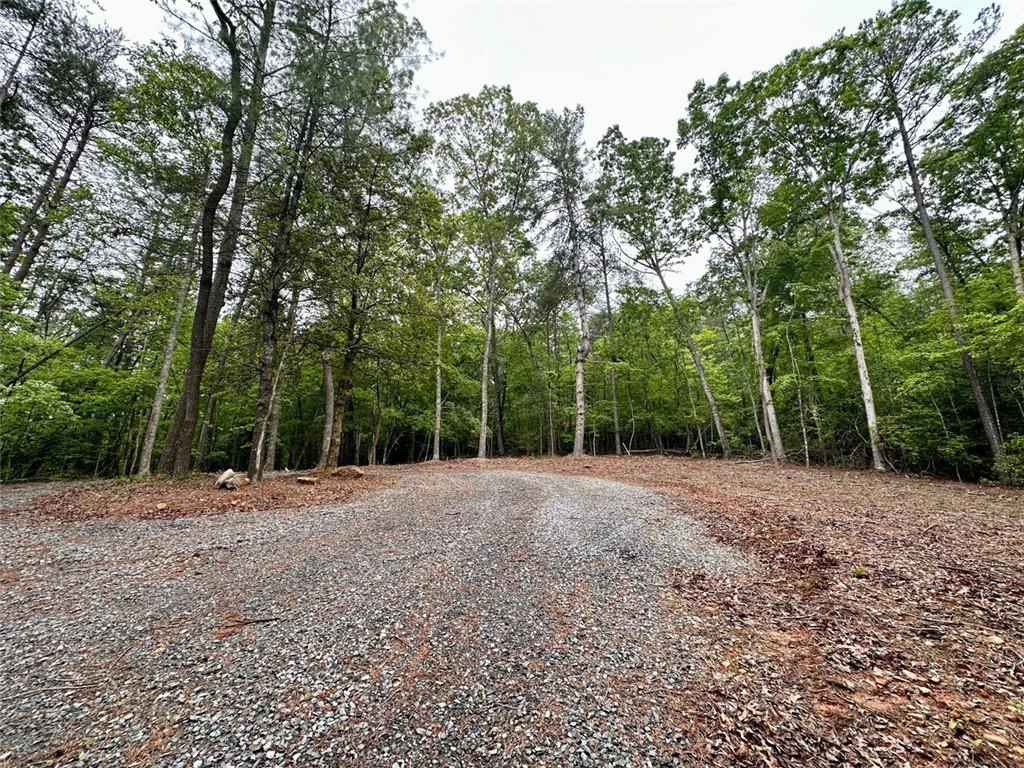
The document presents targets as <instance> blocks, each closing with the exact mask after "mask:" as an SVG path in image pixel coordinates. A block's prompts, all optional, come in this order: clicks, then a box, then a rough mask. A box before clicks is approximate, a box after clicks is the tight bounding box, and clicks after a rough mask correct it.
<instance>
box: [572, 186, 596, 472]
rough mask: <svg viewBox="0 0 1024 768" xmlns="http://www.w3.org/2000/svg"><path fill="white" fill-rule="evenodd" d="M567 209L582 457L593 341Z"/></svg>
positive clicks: (577, 450)
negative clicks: (576, 323)
mask: <svg viewBox="0 0 1024 768" xmlns="http://www.w3.org/2000/svg"><path fill="white" fill-rule="evenodd" d="M566 207H567V209H568V210H569V212H570V222H571V223H570V228H569V251H570V253H571V254H572V270H573V278H574V280H573V282H574V284H575V289H576V314H577V316H578V318H579V323H580V343H579V345H577V347H576V372H575V373H576V382H575V387H576V432H575V434H574V435H573V441H572V455H573V456H577V457H579V456H582V455H583V454H584V442H583V441H584V436H585V430H586V425H587V397H586V378H585V377H586V364H587V358H588V357H589V356H590V348H591V339H590V323H589V322H588V320H587V297H586V286H585V285H584V275H583V264H582V260H581V256H580V248H579V238H578V235H577V234H576V232H575V223H574V222H573V220H572V207H571V205H570V204H569V203H568V202H567V204H566Z"/></svg>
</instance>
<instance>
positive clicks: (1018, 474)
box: [993, 435, 1024, 487]
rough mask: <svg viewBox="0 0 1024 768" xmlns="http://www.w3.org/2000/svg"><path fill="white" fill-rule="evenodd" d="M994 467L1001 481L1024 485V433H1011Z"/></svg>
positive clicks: (1007, 483) (1008, 483)
mask: <svg viewBox="0 0 1024 768" xmlns="http://www.w3.org/2000/svg"><path fill="white" fill-rule="evenodd" d="M993 468H994V469H995V472H996V477H997V478H999V482H1001V483H1005V484H1006V485H1019V486H1022V487H1024V435H1010V437H1009V438H1008V439H1007V440H1006V442H1005V443H1003V453H1002V455H1001V456H1000V457H999V458H998V459H996V462H995V465H994V467H993Z"/></svg>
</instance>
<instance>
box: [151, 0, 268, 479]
mask: <svg viewBox="0 0 1024 768" xmlns="http://www.w3.org/2000/svg"><path fill="white" fill-rule="evenodd" d="M211 5H212V6H213V8H214V10H215V12H216V13H217V17H218V19H219V21H220V25H221V39H222V40H223V41H224V42H225V44H226V46H227V48H228V52H229V53H230V55H231V87H230V93H231V104H230V106H229V108H228V117H227V120H226V121H225V124H224V128H223V130H222V133H221V160H220V169H219V171H218V174H217V179H216V181H215V182H214V184H213V187H212V188H211V189H210V191H209V193H208V194H207V196H206V200H205V202H204V205H203V224H202V244H203V248H202V254H203V263H202V268H201V270H200V278H199V293H198V296H197V298H196V310H195V316H194V319H193V324H192V338H191V344H190V348H189V362H188V368H187V369H186V371H185V382H184V385H183V387H182V393H181V398H180V399H179V401H178V407H177V409H176V410H175V414H174V421H173V422H172V424H171V429H170V431H169V432H168V434H167V440H166V443H165V447H164V453H163V455H162V456H161V459H160V468H161V471H163V472H166V473H173V474H174V476H175V477H179V478H180V477H184V476H185V475H187V474H188V470H189V464H190V461H191V456H192V435H193V433H194V432H195V427H196V422H197V421H198V417H199V390H200V385H201V384H202V380H203V373H204V371H205V370H206V363H207V360H208V359H209V357H210V349H211V348H212V345H213V337H214V333H215V332H216V330H217V321H218V319H219V318H220V311H221V309H222V308H223V306H224V297H225V294H226V292H227V284H228V278H229V277H230V275H231V264H232V262H233V260H234V256H235V249H236V247H237V245H238V236H239V233H240V231H241V224H242V213H243V211H244V209H245V202H246V196H247V192H248V185H249V172H250V169H251V166H252V156H253V149H254V147H255V143H256V128H257V125H258V123H259V119H260V115H261V112H262V106H263V84H264V78H265V75H266V72H265V69H266V67H265V65H266V58H267V50H268V49H269V47H270V37H271V30H272V28H273V25H274V12H275V10H276V7H277V3H276V0H267V2H266V4H265V5H264V7H263V22H262V26H261V28H260V39H259V43H258V44H257V49H256V60H255V63H254V68H253V77H252V82H251V86H250V88H249V104H248V108H247V110H246V114H245V124H244V126H243V128H242V143H241V147H240V149H239V153H238V161H237V163H234V162H233V161H234V139H235V132H236V130H237V129H238V126H239V123H240V122H241V120H242V84H241V52H240V50H239V46H238V41H237V37H236V30H235V26H234V24H233V23H232V22H231V21H230V20H229V19H228V18H227V16H225V15H224V13H223V11H222V10H221V9H220V5H219V4H218V2H217V0H211ZM232 171H234V176H235V186H234V190H233V191H232V194H231V207H230V209H229V211H228V217H227V222H226V224H225V229H224V235H223V237H222V238H221V241H220V246H219V248H218V249H217V265H216V271H214V265H213V250H214V248H213V235H214V227H215V225H216V219H217V212H218V210H219V208H220V202H221V200H222V199H223V197H224V195H225V194H226V192H227V189H228V184H229V183H230V181H231V175H232Z"/></svg>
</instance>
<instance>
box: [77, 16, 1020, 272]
mask: <svg viewBox="0 0 1024 768" xmlns="http://www.w3.org/2000/svg"><path fill="white" fill-rule="evenodd" d="M97 1H98V2H99V3H100V4H101V5H102V6H103V7H104V8H105V15H106V17H107V19H108V21H109V22H110V23H111V24H114V25H117V26H120V27H122V28H123V29H124V30H125V32H126V33H127V34H128V36H129V37H130V38H132V39H134V40H147V39H150V38H153V37H156V36H158V35H159V34H160V31H161V29H162V28H163V26H162V19H161V14H160V11H159V10H158V9H157V8H156V7H155V6H154V5H152V3H151V2H150V0H97ZM937 4H938V5H940V6H941V7H944V8H951V9H956V10H959V11H960V12H961V14H962V16H963V17H965V18H968V19H973V18H974V17H975V16H976V15H977V13H978V12H979V11H980V10H981V8H983V7H984V6H985V5H986V4H987V3H986V2H984V0H937ZM1001 5H1002V7H1003V12H1004V20H1003V27H1002V29H1001V30H1000V31H999V34H998V36H999V37H1000V38H1002V37H1005V36H1006V35H1007V34H1008V33H1009V31H1011V30H1013V29H1015V28H1016V27H1017V26H1019V25H1020V24H1022V23H1024V3H1021V2H1016V3H1002V4H1001ZM888 7H889V2H887V1H886V0H842V1H838V0H837V1H835V2H829V1H828V0H800V1H797V0H793V1H792V2H767V1H764V2H759V1H758V0H745V1H739V0H734V1H732V2H627V1H626V0H618V1H617V2H570V1H568V0H562V1H561V2H540V1H539V0H536V1H533V2H528V1H526V0H504V1H499V2H496V1H490V2H485V1H483V0H411V2H410V3H409V11H410V12H411V13H412V15H414V16H416V17H417V18H419V20H420V21H421V22H422V23H423V26H424V27H425V28H426V31H427V34H428V35H429V37H430V40H431V44H432V47H433V49H434V50H435V51H436V52H437V53H438V54H439V56H438V58H437V59H436V60H434V61H431V62H429V63H427V64H425V65H424V66H423V68H422V70H421V71H420V73H419V75H418V77H417V81H418V83H419V87H420V88H421V89H422V90H423V91H424V92H425V93H424V100H430V101H433V100H435V99H443V98H448V97H451V96H456V95H458V94H461V93H467V92H475V91H478V90H479V89H480V87H481V86H483V85H485V84H494V85H505V84H508V85H511V86H512V91H513V93H514V94H515V96H516V98H518V99H521V100H530V101H536V102H537V103H538V104H539V105H540V106H541V107H545V108H561V107H563V106H570V107H571V106H575V105H576V104H582V105H583V107H584V108H585V109H586V113H587V131H586V136H587V139H588V140H589V141H590V142H592V143H593V142H596V141H597V139H599V138H600V137H601V136H602V134H603V133H604V131H605V129H606V128H608V126H610V125H612V124H614V123H618V124H619V125H621V126H622V130H623V132H624V133H625V134H626V136H628V137H635V136H641V135H656V136H666V137H670V138H674V137H675V126H676V121H677V120H678V119H679V117H680V116H682V114H683V112H684V108H685V100H686V94H687V93H688V92H689V91H690V89H691V88H692V86H693V84H694V82H695V81H697V80H698V79H705V80H710V79H714V78H717V77H718V75H720V74H721V73H722V72H728V73H729V75H730V76H732V77H733V78H739V79H746V78H747V77H748V76H749V75H750V74H751V73H752V72H754V71H757V70H764V69H767V68H768V67H771V66H772V65H773V64H775V63H776V62H778V61H780V60H781V59H783V58H784V57H785V56H786V54H787V53H789V52H790V51H792V50H793V49H794V48H800V47H804V46H809V45H814V44H817V43H820V42H823V41H824V40H826V39H827V38H828V37H830V36H831V35H832V34H833V33H834V32H835V31H836V30H838V29H841V28H846V29H854V28H855V27H856V26H857V24H858V23H859V22H860V21H861V20H862V19H864V18H866V17H868V16H871V15H873V14H874V13H875V12H876V11H878V10H879V9H882V8H888ZM700 271H701V265H698V264H692V265H691V266H690V268H689V269H687V270H686V272H687V273H689V274H687V275H686V277H687V278H693V277H695V276H696V275H697V274H698V273H699V272H700Z"/></svg>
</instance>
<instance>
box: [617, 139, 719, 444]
mask: <svg viewBox="0 0 1024 768" xmlns="http://www.w3.org/2000/svg"><path fill="white" fill-rule="evenodd" d="M668 146H669V142H668V140H667V139H657V138H654V137H650V136H648V137H644V138H642V139H636V140H634V141H626V140H625V138H624V137H623V136H622V133H621V131H620V130H619V129H618V126H616V127H613V128H611V129H609V130H608V132H607V133H606V134H605V136H604V138H603V139H601V146H600V155H601V169H602V174H603V177H604V178H603V183H602V185H603V188H604V189H605V190H607V194H608V201H609V207H608V211H609V214H610V217H611V220H612V221H613V222H614V224H615V227H616V228H617V229H618V230H619V231H620V232H621V233H622V234H623V236H624V237H625V239H626V241H627V243H628V244H629V246H630V248H631V251H630V253H629V258H631V259H632V260H633V262H634V263H636V264H637V265H639V266H640V267H641V268H643V269H646V270H648V271H650V272H651V273H652V274H654V276H655V277H657V278H658V282H659V283H660V285H661V288H662V291H663V292H664V295H665V299H666V300H667V301H668V303H669V306H671V308H672V311H673V313H674V315H675V318H676V322H677V324H678V326H679V330H680V333H681V334H682V338H683V342H684V343H685V344H686V348H687V350H688V351H689V353H690V357H691V358H692V359H693V365H694V367H695V368H696V369H697V376H698V378H699V379H700V383H701V388H702V389H703V390H704V396H705V398H707V401H708V405H709V406H710V408H711V419H712V422H713V423H714V426H715V431H716V433H717V434H718V440H719V444H720V445H721V450H722V455H723V456H724V457H728V456H729V455H730V449H729V438H728V436H727V434H726V432H725V426H724V424H723V422H722V417H721V414H720V413H719V409H718V401H717V399H716V398H715V394H714V392H713V391H712V388H711V380H710V378H709V377H708V374H707V371H706V369H705V366H704V358H703V355H702V353H701V351H700V347H698V346H697V343H696V342H695V341H694V339H693V333H692V331H691V329H690V323H689V321H688V320H687V318H686V314H685V313H684V312H683V310H682V308H681V307H680V306H679V304H678V302H677V301H676V299H675V297H674V296H673V294H672V290H671V289H670V288H669V285H668V281H667V280H666V279H665V270H666V269H667V268H669V267H671V266H672V265H674V264H677V263H679V261H680V260H681V259H683V258H685V256H686V255H687V254H688V252H689V251H690V250H691V249H693V248H695V247H696V246H695V237H696V228H695V227H694V226H693V225H692V216H691V208H692V205H693V203H694V198H693V196H692V194H691V191H690V190H689V189H688V187H687V186H686V182H685V181H684V180H683V179H680V178H677V177H676V176H675V172H674V167H673V164H674V153H672V152H670V151H669V149H668Z"/></svg>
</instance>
